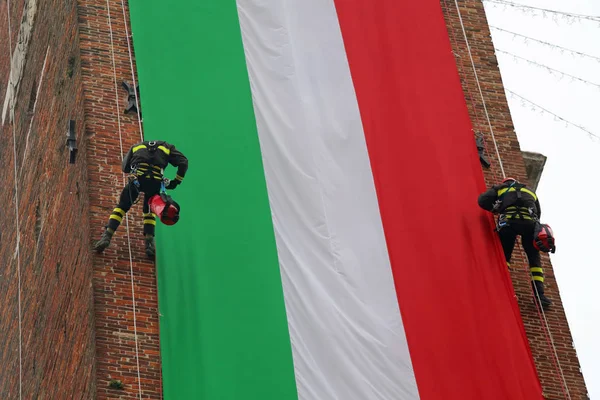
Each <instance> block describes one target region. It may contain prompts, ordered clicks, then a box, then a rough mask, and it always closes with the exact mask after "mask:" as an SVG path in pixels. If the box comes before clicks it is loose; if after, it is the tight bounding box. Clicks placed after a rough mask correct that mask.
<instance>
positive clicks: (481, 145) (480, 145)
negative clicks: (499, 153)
mask: <svg viewBox="0 0 600 400" xmlns="http://www.w3.org/2000/svg"><path fill="white" fill-rule="evenodd" d="M475 144H476V145H477V152H478V153H479V162H481V165H483V167H484V168H489V167H490V165H491V164H490V162H489V161H488V159H487V157H486V156H485V153H484V152H485V139H484V138H483V136H482V135H479V134H478V135H477V138H476V139H475Z"/></svg>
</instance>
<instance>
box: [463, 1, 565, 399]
mask: <svg viewBox="0 0 600 400" xmlns="http://www.w3.org/2000/svg"><path fill="white" fill-rule="evenodd" d="M454 4H455V6H456V11H457V13H458V19H459V21H460V26H461V29H462V33H463V36H464V39H465V44H466V47H467V51H468V53H469V59H470V61H471V67H472V68H473V74H474V76H475V82H476V83H477V89H478V90H479V95H480V96H481V102H482V105H483V110H484V112H485V116H486V119H487V123H488V127H489V129H490V134H491V137H492V141H493V142H494V147H495V149H496V156H497V157H498V164H499V166H500V170H501V171H502V177H503V178H506V173H505V171H504V166H503V164H502V158H501V157H500V151H499V150H498V143H497V142H496V137H495V135H494V128H493V127H492V122H491V119H490V116H489V113H488V110H487V106H486V103H485V98H484V96H483V91H482V89H481V83H480V82H479V76H478V75H477V68H476V67H475V61H474V60H473V54H472V53H471V46H470V45H469V39H468V37H467V32H466V30H465V25H464V22H463V19H462V13H461V11H460V7H459V5H458V0H454ZM533 286H534V287H535V285H533ZM534 296H537V297H538V299H539V293H538V291H537V288H535V293H534ZM536 308H537V311H538V315H539V317H540V321H541V322H542V323H543V325H544V326H545V329H544V334H545V336H546V341H547V343H548V347H550V348H551V349H552V351H553V353H554V360H553V361H554V365H555V367H556V370H557V372H558V373H559V374H560V376H561V378H562V381H561V386H562V389H563V393H564V394H565V398H568V399H571V395H570V393H569V388H568V385H567V381H566V379H565V375H564V372H563V370H562V367H561V365H560V360H559V357H558V351H557V350H556V346H555V345H554V340H553V339H552V333H551V331H550V325H549V324H548V319H547V318H546V313H545V311H544V309H543V307H541V306H540V305H538V302H536Z"/></svg>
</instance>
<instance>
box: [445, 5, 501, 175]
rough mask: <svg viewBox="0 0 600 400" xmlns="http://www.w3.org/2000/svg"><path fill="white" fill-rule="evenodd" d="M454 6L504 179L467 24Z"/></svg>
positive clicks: (458, 9)
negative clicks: (466, 27) (468, 35)
mask: <svg viewBox="0 0 600 400" xmlns="http://www.w3.org/2000/svg"><path fill="white" fill-rule="evenodd" d="M454 4H455V5H456V11H458V19H459V21H460V27H461V28H462V32H463V35H464V37H465V43H466V45H467V51H468V52H469V58H470V59H471V65H472V66H473V74H474V75H475V82H477V89H478V90H479V95H480V96H481V101H482V104H483V111H484V112H485V118H486V119H487V123H488V127H489V128H490V134H491V135H492V140H493V141H494V147H495V148H496V156H497V157H498V164H500V171H502V177H504V178H506V174H505V173H504V165H502V159H501V158H500V151H499V150H498V143H497V142H496V137H495V135H494V128H492V121H491V120H490V114H489V113H488V110H487V106H486V105H485V100H484V98H483V92H482V90H481V84H480V82H479V76H478V75H477V69H476V68H475V61H473V55H472V54H471V46H469V39H468V38H467V32H466V30H465V24H464V23H463V20H462V15H461V13H460V8H459V7H458V0H454Z"/></svg>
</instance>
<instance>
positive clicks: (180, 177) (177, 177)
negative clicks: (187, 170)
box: [175, 175, 183, 181]
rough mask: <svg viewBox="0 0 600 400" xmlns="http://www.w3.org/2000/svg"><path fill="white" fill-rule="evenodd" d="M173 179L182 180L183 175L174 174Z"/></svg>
mask: <svg viewBox="0 0 600 400" xmlns="http://www.w3.org/2000/svg"><path fill="white" fill-rule="evenodd" d="M175 180H177V181H182V180H183V176H180V175H175Z"/></svg>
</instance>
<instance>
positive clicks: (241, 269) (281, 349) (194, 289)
mask: <svg viewBox="0 0 600 400" xmlns="http://www.w3.org/2000/svg"><path fill="white" fill-rule="evenodd" d="M130 8H131V19H132V30H133V34H134V45H135V54H136V61H137V67H138V72H139V80H140V92H141V101H142V108H143V115H144V129H145V136H146V138H147V139H149V140H151V139H162V140H166V141H168V142H170V143H172V144H174V145H175V146H176V147H177V148H178V149H180V150H181V151H182V152H183V153H184V154H185V155H187V156H188V158H189V160H190V168H189V171H188V174H187V175H186V177H185V179H184V182H183V184H182V185H181V186H180V187H179V188H178V189H177V190H175V191H173V192H171V194H172V195H173V197H174V199H175V200H176V201H177V202H179V204H180V205H181V207H182V212H181V220H180V221H179V223H178V224H177V225H175V226H173V227H167V226H163V225H161V224H160V223H159V224H158V225H159V226H158V232H157V252H158V257H157V275H158V288H159V307H160V313H161V314H162V316H161V318H160V324H161V327H160V328H161V329H160V330H161V335H160V340H161V355H162V362H163V366H162V368H163V384H164V393H165V399H166V400H183V399H194V400H203V399H206V400H213V399H214V400H217V399H218V400H240V399H244V400H267V399H277V400H292V399H297V392H296V385H295V379H294V369H293V362H292V353H291V345H290V339H289V333H288V326H287V320H286V314H285V306H284V300H283V290H282V287H281V277H280V271H279V265H278V259H277V251H276V246H275V239H274V234H273V226H272V221H271V214H270V209H269V202H268V197H267V190H266V184H265V177H264V171H263V167H262V161H261V154H260V148H259V142H258V136H257V131H256V122H255V118H254V113H253V107H252V98H251V93H250V85H249V81H248V73H247V70H246V65H245V58H244V51H243V46H242V40H241V33H240V28H239V21H238V16H237V11H236V4H235V2H234V1H223V0H202V1H197V0H183V1H178V2H174V3H173V2H170V3H165V2H162V1H157V0H145V1H142V0H131V1H130ZM175 172H176V171H175V170H174V169H173V168H169V169H168V170H167V175H168V176H169V177H171V178H173V177H174V176H175Z"/></svg>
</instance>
